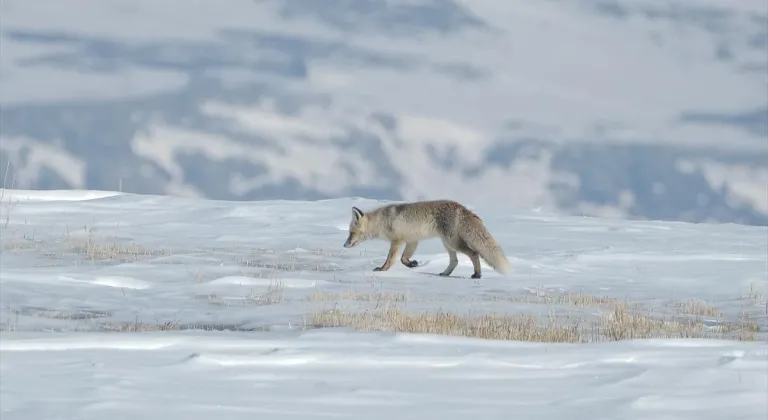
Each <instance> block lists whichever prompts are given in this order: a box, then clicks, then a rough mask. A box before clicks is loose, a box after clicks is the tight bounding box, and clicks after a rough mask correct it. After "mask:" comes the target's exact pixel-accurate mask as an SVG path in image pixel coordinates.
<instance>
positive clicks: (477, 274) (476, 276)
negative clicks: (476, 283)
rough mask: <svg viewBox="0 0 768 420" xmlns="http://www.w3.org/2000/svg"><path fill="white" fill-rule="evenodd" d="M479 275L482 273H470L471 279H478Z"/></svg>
mask: <svg viewBox="0 0 768 420" xmlns="http://www.w3.org/2000/svg"><path fill="white" fill-rule="evenodd" d="M480 277H482V275H481V274H480V273H475V274H472V278H473V279H479V278H480Z"/></svg>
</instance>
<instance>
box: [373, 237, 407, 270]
mask: <svg viewBox="0 0 768 420" xmlns="http://www.w3.org/2000/svg"><path fill="white" fill-rule="evenodd" d="M402 245H403V242H402V241H392V242H390V244H389V253H388V254H387V260H386V261H385V262H384V264H382V265H381V267H376V268H374V269H373V271H387V270H389V268H390V267H392V264H394V263H395V260H396V259H397V253H398V252H399V251H400V247H401V246H402Z"/></svg>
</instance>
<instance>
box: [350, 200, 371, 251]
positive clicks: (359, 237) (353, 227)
mask: <svg viewBox="0 0 768 420" xmlns="http://www.w3.org/2000/svg"><path fill="white" fill-rule="evenodd" d="M366 239H368V218H367V217H366V215H365V213H363V211H362V210H360V209H359V208H357V207H352V220H351V221H350V222H349V236H347V241H346V242H344V248H352V247H353V246H355V245H357V244H359V243H360V242H362V241H364V240H366Z"/></svg>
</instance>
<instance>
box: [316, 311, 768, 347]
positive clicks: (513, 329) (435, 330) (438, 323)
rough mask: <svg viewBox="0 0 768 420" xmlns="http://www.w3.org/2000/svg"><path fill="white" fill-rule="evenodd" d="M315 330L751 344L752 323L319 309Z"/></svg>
mask: <svg viewBox="0 0 768 420" xmlns="http://www.w3.org/2000/svg"><path fill="white" fill-rule="evenodd" d="M309 324H310V325H312V326H314V327H316V328H323V327H349V328H352V329H354V330H356V331H378V330H383V331H391V332H408V333H418V334H443V335H454V336H464V337H474V338H484V339H493V340H519V341H537V342H553V343H586V342H595V341H619V340H631V339H644V338H719V339H737V340H744V341H752V340H756V337H757V336H756V333H757V332H758V331H759V328H757V324H756V323H749V322H745V321H744V320H740V322H738V323H732V324H723V325H720V326H717V327H713V328H706V327H705V326H704V325H703V324H702V323H699V322H679V321H674V320H669V319H659V318H652V317H650V316H647V315H642V314H638V313H635V312H632V311H631V310H629V309H628V308H627V307H626V306H622V305H618V306H616V307H614V308H613V310H611V311H610V312H608V313H607V314H605V315H603V316H601V317H600V319H599V320H598V321H596V322H586V321H584V320H576V319H573V318H570V317H566V318H561V317H557V316H555V315H554V314H550V316H549V317H547V320H546V321H542V320H541V319H540V318H539V317H536V316H530V315H511V314H496V313H491V314H472V313H469V314H458V313H450V312H444V311H436V312H430V311H424V312H419V313H409V312H406V311H405V310H403V309H402V308H398V307H395V306H391V305H386V307H384V308H382V309H379V310H373V311H366V312H362V313H360V312H348V311H343V310H338V309H324V310H318V311H315V312H313V313H312V315H311V318H310V321H309Z"/></svg>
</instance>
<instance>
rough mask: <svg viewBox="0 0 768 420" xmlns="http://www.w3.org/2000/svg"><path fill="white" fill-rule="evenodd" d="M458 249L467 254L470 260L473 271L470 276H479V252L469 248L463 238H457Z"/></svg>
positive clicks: (475, 277)
mask: <svg viewBox="0 0 768 420" xmlns="http://www.w3.org/2000/svg"><path fill="white" fill-rule="evenodd" d="M458 251H459V252H461V253H462V254H465V255H466V256H468V257H469V259H470V260H471V261H472V268H473V270H474V273H472V278H473V279H479V278H481V277H482V274H481V272H480V254H478V253H477V251H475V250H474V249H472V248H470V247H469V245H467V243H466V242H464V241H463V240H459V246H458Z"/></svg>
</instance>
